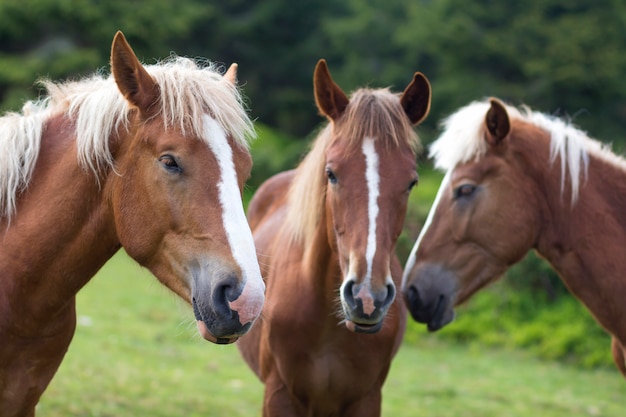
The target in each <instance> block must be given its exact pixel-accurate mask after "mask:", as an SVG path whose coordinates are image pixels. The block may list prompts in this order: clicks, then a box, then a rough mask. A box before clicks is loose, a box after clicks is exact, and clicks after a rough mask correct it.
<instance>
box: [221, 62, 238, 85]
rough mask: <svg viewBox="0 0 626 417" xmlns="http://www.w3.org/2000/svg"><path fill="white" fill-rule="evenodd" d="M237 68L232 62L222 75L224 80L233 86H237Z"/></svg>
mask: <svg viewBox="0 0 626 417" xmlns="http://www.w3.org/2000/svg"><path fill="white" fill-rule="evenodd" d="M237 68H238V65H237V64H236V63H234V62H233V63H232V64H230V67H228V70H227V71H226V73H225V74H224V79H225V80H226V81H228V82H230V83H231V84H233V85H237Z"/></svg>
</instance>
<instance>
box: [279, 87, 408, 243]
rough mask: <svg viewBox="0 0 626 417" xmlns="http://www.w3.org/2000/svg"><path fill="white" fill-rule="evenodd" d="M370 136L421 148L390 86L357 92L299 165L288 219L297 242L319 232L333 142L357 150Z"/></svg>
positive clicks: (324, 130) (391, 142)
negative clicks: (343, 111)
mask: <svg viewBox="0 0 626 417" xmlns="http://www.w3.org/2000/svg"><path fill="white" fill-rule="evenodd" d="M366 137H369V138H374V139H375V140H377V141H385V145H386V146H388V147H394V146H399V145H400V144H402V143H406V144H408V145H409V147H410V148H411V149H412V151H413V152H414V153H415V154H417V152H418V151H419V150H420V141H419V137H418V136H417V134H416V133H415V130H414V129H413V126H412V125H411V123H410V121H409V119H408V117H407V115H406V113H405V112H404V109H403V108H402V106H401V104H400V98H399V95H397V94H394V93H392V92H390V91H389V89H386V88H384V89H376V90H374V89H369V88H362V89H359V90H357V91H355V92H354V93H353V94H352V96H351V97H350V103H349V104H348V107H347V108H346V110H345V113H344V114H343V116H341V118H340V119H339V120H338V121H337V122H336V123H332V122H331V123H329V124H327V125H326V127H325V128H323V129H322V130H321V132H320V133H319V134H318V136H317V138H316V139H315V140H314V142H313V146H312V148H311V151H310V152H309V153H308V154H307V155H306V157H305V158H304V160H303V161H302V162H301V163H300V165H299V166H298V168H297V172H296V176H295V177H294V179H293V182H292V184H291V187H290V188H289V208H288V212H287V218H286V221H285V227H288V228H289V230H288V233H289V235H290V238H291V241H292V242H293V243H295V242H297V243H302V244H304V245H305V246H306V245H307V244H308V242H309V240H310V239H312V238H313V236H314V234H315V230H316V228H317V226H318V223H319V220H320V218H321V214H322V211H323V210H324V201H325V197H326V184H327V179H326V174H325V169H324V168H325V165H326V158H325V154H326V150H327V149H328V147H329V146H330V144H331V143H332V141H334V140H341V141H346V148H347V149H349V150H350V152H357V151H358V149H360V144H361V143H362V141H363V139H365V138H366Z"/></svg>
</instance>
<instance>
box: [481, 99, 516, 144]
mask: <svg viewBox="0 0 626 417" xmlns="http://www.w3.org/2000/svg"><path fill="white" fill-rule="evenodd" d="M489 102H490V103H491V107H490V108H489V110H488V111H487V115H486V116H485V124H486V125H487V130H488V131H489V135H488V137H487V142H489V144H490V145H492V146H494V145H497V144H498V143H500V141H502V139H504V138H505V137H506V136H507V135H508V134H509V131H510V130H511V122H510V121H509V114H508V113H507V111H506V108H505V107H504V104H502V102H501V101H500V100H497V99H495V98H492V99H491V100H489Z"/></svg>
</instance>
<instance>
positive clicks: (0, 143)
mask: <svg viewBox="0 0 626 417" xmlns="http://www.w3.org/2000/svg"><path fill="white" fill-rule="evenodd" d="M145 68H146V70H147V71H148V73H150V75H151V76H152V77H153V78H154V79H155V81H156V82H157V83H158V85H159V90H160V93H161V108H160V111H159V114H158V115H157V116H158V117H161V118H162V119H163V123H164V125H165V128H166V129H169V128H177V129H180V131H181V132H182V133H183V134H193V135H194V136H196V137H198V138H202V139H204V140H205V141H207V142H208V141H209V140H210V139H211V138H205V137H204V135H203V130H202V126H203V124H202V116H203V114H206V113H209V114H210V115H211V116H212V117H214V118H215V119H216V120H217V122H218V123H219V124H220V126H221V127H222V128H223V129H224V130H225V131H226V132H228V133H229V134H230V135H231V136H232V137H233V138H234V139H235V140H236V141H237V142H238V143H240V144H242V145H244V146H246V147H247V146H248V144H249V141H250V140H251V139H252V138H254V137H255V131H254V126H253V124H252V121H251V120H250V119H249V118H248V115H247V113H246V108H245V106H244V101H243V97H242V95H241V93H240V91H239V89H238V88H237V87H236V86H235V85H233V84H232V83H230V82H228V81H226V80H224V79H223V77H222V76H221V75H220V73H219V72H218V71H217V70H216V68H215V67H214V66H213V65H212V64H211V63H199V62H196V61H194V60H191V59H187V58H182V57H175V56H173V57H171V58H170V59H168V60H165V61H163V62H161V63H158V64H155V65H147V66H145ZM41 84H42V85H43V86H44V87H45V88H46V90H47V92H48V96H47V97H45V98H43V99H40V100H38V101H30V102H27V103H26V104H25V105H24V107H23V108H22V112H21V113H8V114H6V115H5V116H3V117H2V118H0V218H3V217H6V218H10V217H11V215H12V214H14V212H15V203H16V198H17V195H18V194H19V193H20V191H22V190H24V189H25V188H26V187H27V186H28V183H29V181H30V178H31V175H32V172H33V169H34V166H35V162H36V161H37V157H38V155H39V149H40V147H41V135H42V132H43V128H44V126H45V123H46V121H47V120H48V119H49V118H50V117H52V116H55V115H58V114H66V115H67V116H68V117H69V118H71V119H73V120H74V126H75V131H76V136H77V137H76V142H77V149H78V155H77V157H78V160H79V163H80V164H81V166H83V167H84V168H85V169H86V170H90V171H92V172H93V173H94V174H95V176H96V179H97V178H98V173H99V172H101V171H102V170H104V169H107V168H110V167H113V165H114V161H113V157H112V155H111V152H110V149H109V136H110V135H111V132H114V131H115V130H117V129H119V128H121V127H123V128H125V129H126V130H128V129H129V127H130V126H129V112H130V110H131V109H130V106H129V105H128V103H127V101H126V100H125V99H124V97H123V96H122V94H121V93H120V92H119V90H118V88H117V85H116V83H115V80H114V79H113V76H112V75H110V76H108V77H104V76H102V75H100V74H95V75H93V76H91V77H90V78H86V79H83V80H80V81H70V82H65V83H53V82H51V81H49V80H43V81H42V82H41Z"/></svg>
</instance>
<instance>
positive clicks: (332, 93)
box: [313, 59, 350, 120]
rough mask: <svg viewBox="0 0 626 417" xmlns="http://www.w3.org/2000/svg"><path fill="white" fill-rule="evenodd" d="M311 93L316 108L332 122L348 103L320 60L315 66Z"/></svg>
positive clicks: (323, 62) (339, 115) (324, 62)
mask: <svg viewBox="0 0 626 417" xmlns="http://www.w3.org/2000/svg"><path fill="white" fill-rule="evenodd" d="M313 91H314V94H315V104H317V108H318V109H319V111H320V112H321V113H322V114H323V115H325V116H326V117H328V118H330V119H332V120H337V119H338V118H339V117H341V115H342V114H343V112H344V110H345V109H346V107H348V103H349V102H350V100H349V99H348V97H347V96H346V94H345V93H344V92H343V90H342V89H341V88H340V87H339V86H338V85H337V84H335V82H334V81H333V79H332V77H331V76H330V71H329V70H328V66H327V65H326V60H324V59H320V60H319V61H318V62H317V65H316V66H315V72H314V73H313Z"/></svg>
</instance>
